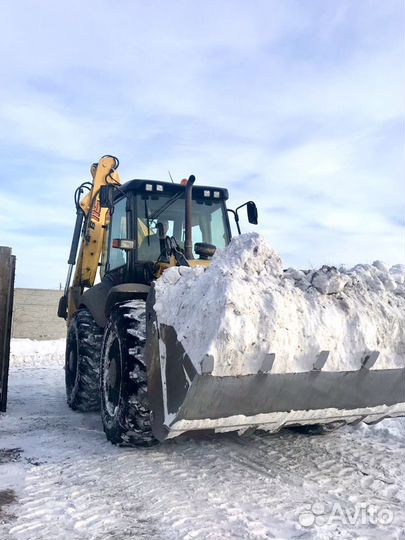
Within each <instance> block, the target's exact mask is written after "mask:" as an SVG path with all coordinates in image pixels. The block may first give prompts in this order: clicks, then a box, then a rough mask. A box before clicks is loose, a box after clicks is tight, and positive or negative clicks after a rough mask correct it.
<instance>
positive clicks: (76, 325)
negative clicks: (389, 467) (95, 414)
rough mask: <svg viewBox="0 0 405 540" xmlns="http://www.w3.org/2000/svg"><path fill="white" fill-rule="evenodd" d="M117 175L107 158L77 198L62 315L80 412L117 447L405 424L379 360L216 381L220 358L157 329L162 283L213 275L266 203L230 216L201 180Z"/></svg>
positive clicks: (68, 373) (400, 374) (393, 380)
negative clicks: (189, 274)
mask: <svg viewBox="0 0 405 540" xmlns="http://www.w3.org/2000/svg"><path fill="white" fill-rule="evenodd" d="M118 165H119V162H118V159H117V158H115V157H113V156H109V155H106V156H104V157H102V158H101V159H100V161H99V162H98V163H96V164H93V165H92V167H91V175H92V180H91V181H90V182H85V183H83V184H82V185H81V186H79V188H78V189H77V190H76V192H75V205H76V224H75V228H74V234H73V239H72V244H71V250H70V255H69V260H68V265H69V269H68V276H67V280H66V286H65V290H64V295H63V297H62V298H61V299H60V303H59V308H58V316H59V317H62V318H65V319H66V321H67V327H68V333H67V340H66V363H65V379H66V393H67V401H68V404H69V406H70V407H71V408H72V409H74V410H78V411H94V410H99V409H100V408H101V416H102V421H103V426H104V431H105V433H106V436H107V438H108V440H110V441H111V442H112V443H114V444H120V445H132V446H137V445H151V444H153V443H154V442H156V441H163V440H164V439H166V438H170V437H175V436H177V435H178V434H180V433H181V432H184V431H188V430H191V431H193V430H198V429H207V428H213V429H214V430H215V431H220V430H221V429H222V430H239V431H241V432H242V431H244V432H248V431H249V430H251V429H255V428H258V427H261V426H265V425H271V424H272V422H273V424H274V422H275V424H274V425H277V429H279V428H281V427H285V426H302V425H309V426H313V425H314V424H316V425H324V426H328V425H332V424H333V421H336V420H338V421H339V422H340V423H345V422H350V423H353V422H357V421H360V420H362V419H364V418H367V419H368V420H369V421H370V422H371V421H373V420H376V419H381V418H383V417H385V416H390V415H393V414H394V413H395V415H398V414H399V412H398V409H395V407H396V406H397V404H398V403H403V402H404V401H405V396H404V370H403V369H386V370H378V371H377V370H371V369H368V368H369V367H370V366H371V364H372V362H373V358H372V356H373V355H372V354H371V355H369V356H368V357H367V358H365V360H364V363H363V367H364V369H361V370H357V371H341V372H335V373H329V372H324V371H323V370H322V365H323V363H324V360H323V358H324V356H322V354H320V355H319V357H318V359H314V368H313V369H312V370H310V371H306V372H304V373H272V371H271V362H270V363H269V365H268V367H267V368H266V369H261V370H260V371H259V372H258V373H255V374H248V375H245V374H242V375H240V376H238V375H236V376H235V375H234V376H216V375H215V374H214V373H213V369H212V366H210V358H203V359H202V360H201V364H200V366H199V367H198V368H197V369H196V367H195V365H194V364H193V363H192V362H191V361H190V358H189V357H188V355H187V353H186V352H185V350H184V348H183V347H182V344H181V342H180V340H179V339H178V336H177V334H176V328H175V327H172V326H167V325H164V324H160V322H159V320H158V316H157V313H156V310H155V309H154V306H155V284H156V283H157V280H159V279H160V278H161V276H162V274H163V273H164V272H165V271H166V270H167V269H168V268H171V267H173V266H176V267H192V268H193V267H196V266H201V267H203V268H207V267H208V266H209V265H210V263H211V260H212V258H213V256H214V254H215V252H216V250H221V249H224V248H226V246H227V245H228V244H229V243H230V241H231V227H230V222H229V218H228V216H229V215H230V214H233V217H234V219H235V222H236V226H237V230H238V232H239V233H240V227H239V211H240V210H241V208H242V207H245V206H246V208H247V217H248V221H249V222H250V223H252V224H257V221H258V216H257V208H256V205H255V203H254V202H253V201H249V202H247V203H245V205H241V207H239V208H237V209H236V210H231V209H229V208H227V207H226V201H227V199H228V192H227V190H226V189H224V188H219V187H212V186H200V185H198V184H195V177H194V176H193V175H191V176H190V177H189V178H188V179H184V180H182V181H181V183H174V182H163V181H156V180H130V181H128V182H126V183H125V184H121V181H120V177H119V174H118V171H117V169H118ZM86 190H87V194H86V195H84V196H83V194H84V192H85V191H86ZM79 244H80V249H79ZM76 259H77V260H76ZM98 270H99V277H100V281H99V282H98V283H96V278H97V275H98ZM72 276H73V279H72ZM168 286H170V285H168ZM195 309H196V310H198V309H199V306H198V305H196V306H195ZM198 331H199V329H198V328H196V329H195V332H198ZM322 353H324V351H322ZM373 354H374V353H373ZM270 356H271V355H270ZM223 360H224V361H227V362H232V359H229V358H226V359H223ZM374 360H375V359H374ZM389 407H393V408H394V409H392V410H393V411H394V413H392V414H391V412H390V410H391V409H389ZM294 411H299V414H298V416H297V414H293V413H294ZM400 412H401V411H400ZM402 413H403V410H402ZM274 419H276V420H274ZM176 426H177V427H176Z"/></svg>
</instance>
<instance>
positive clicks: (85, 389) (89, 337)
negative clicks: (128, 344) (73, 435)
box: [65, 309, 103, 412]
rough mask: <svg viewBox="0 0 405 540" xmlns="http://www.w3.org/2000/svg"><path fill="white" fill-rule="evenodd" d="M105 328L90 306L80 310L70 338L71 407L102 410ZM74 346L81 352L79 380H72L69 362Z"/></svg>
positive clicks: (68, 396) (84, 409)
mask: <svg viewBox="0 0 405 540" xmlns="http://www.w3.org/2000/svg"><path fill="white" fill-rule="evenodd" d="M102 341H103V329H102V328H100V327H99V326H98V325H97V324H96V322H95V320H94V319H93V316H92V315H91V313H90V312H89V311H88V310H87V309H80V310H79V311H77V312H76V313H75V314H74V316H73V318H72V321H71V323H70V326H69V332H68V337H67V341H66V366H65V369H66V395H67V402H68V405H69V407H71V408H72V409H73V410H78V411H81V412H89V411H99V410H100V353H101V345H102ZM72 347H75V348H76V352H77V368H76V377H75V380H74V381H72V380H68V369H67V363H68V360H69V354H70V350H71V348H72Z"/></svg>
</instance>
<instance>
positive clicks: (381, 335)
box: [154, 233, 405, 376]
mask: <svg viewBox="0 0 405 540" xmlns="http://www.w3.org/2000/svg"><path fill="white" fill-rule="evenodd" d="M154 307H155V311H156V313H157V316H158V321H159V323H163V324H166V325H170V326H173V327H174V328H175V330H176V332H177V337H178V340H179V341H180V342H181V344H182V346H183V348H184V350H185V351H186V353H187V354H188V356H189V357H190V359H191V361H192V362H193V364H194V365H195V367H196V369H197V371H199V372H200V371H201V361H202V360H203V358H205V357H206V356H207V355H209V356H211V357H212V358H213V360H214V370H213V374H214V375H218V376H225V375H238V374H239V375H245V374H251V373H258V372H259V371H260V370H262V369H263V366H267V367H268V366H269V362H270V364H271V362H272V361H273V359H274V362H273V365H272V369H271V371H272V372H273V373H280V372H301V371H308V370H311V369H312V367H313V365H314V363H315V362H316V360H317V358H318V356H319V354H320V353H321V351H330V353H329V356H328V358H327V360H326V364H325V365H324V367H323V369H324V370H326V371H342V370H344V371H346V370H357V369H359V368H360V367H361V363H362V360H363V359H364V357H365V355H366V354H367V353H369V352H371V351H379V353H380V355H379V357H378V359H377V361H376V363H375V364H374V366H373V369H384V368H394V367H403V366H404V365H405V265H401V264H398V265H395V266H393V267H392V268H390V269H388V268H387V267H386V266H385V265H384V264H383V263H382V262H380V261H376V262H375V263H373V265H369V264H358V265H356V266H355V267H353V268H351V269H344V268H340V269H337V268H335V267H329V266H323V267H322V268H321V269H319V270H308V271H302V270H295V269H292V268H289V269H287V270H283V266H282V261H281V259H280V257H279V256H278V254H277V253H276V252H275V251H274V250H273V249H271V248H270V247H269V246H268V244H267V242H266V240H265V239H264V238H263V237H262V236H260V235H258V234H255V233H249V234H244V235H241V236H238V237H236V238H233V239H232V241H231V243H230V244H229V246H228V247H226V248H225V249H223V250H221V251H219V252H218V253H217V254H215V256H214V258H213V260H212V263H211V265H210V266H209V267H208V268H207V269H205V270H204V268H202V267H196V268H188V267H173V268H169V269H167V270H166V271H165V272H164V274H163V276H162V277H161V278H160V279H159V280H157V282H156V303H155V306H154ZM273 355H274V356H273Z"/></svg>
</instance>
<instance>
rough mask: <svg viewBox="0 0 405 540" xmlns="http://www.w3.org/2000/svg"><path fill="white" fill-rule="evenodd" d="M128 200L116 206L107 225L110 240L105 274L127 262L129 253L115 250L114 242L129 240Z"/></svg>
mask: <svg viewBox="0 0 405 540" xmlns="http://www.w3.org/2000/svg"><path fill="white" fill-rule="evenodd" d="M126 206H127V199H126V197H124V198H123V199H121V200H120V201H118V202H117V203H116V204H115V205H114V212H113V214H112V216H111V217H110V219H109V223H108V225H107V231H106V233H107V238H108V264H107V265H105V267H104V273H105V272H109V271H111V270H114V269H115V268H119V267H120V266H124V265H125V264H126V262H127V252H126V251H123V250H122V249H119V248H114V247H113V246H112V242H113V240H114V239H115V238H127V237H128V236H127V212H126Z"/></svg>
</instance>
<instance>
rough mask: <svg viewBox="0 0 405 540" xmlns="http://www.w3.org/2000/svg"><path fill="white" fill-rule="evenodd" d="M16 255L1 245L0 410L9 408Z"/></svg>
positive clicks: (3, 410)
mask: <svg viewBox="0 0 405 540" xmlns="http://www.w3.org/2000/svg"><path fill="white" fill-rule="evenodd" d="M14 275H15V256H14V255H12V254H11V248H9V247H2V246H0V411H1V412H5V411H6V408H7V387H8V368H9V361H10V338H11V319H12V315H13V299H14Z"/></svg>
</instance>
